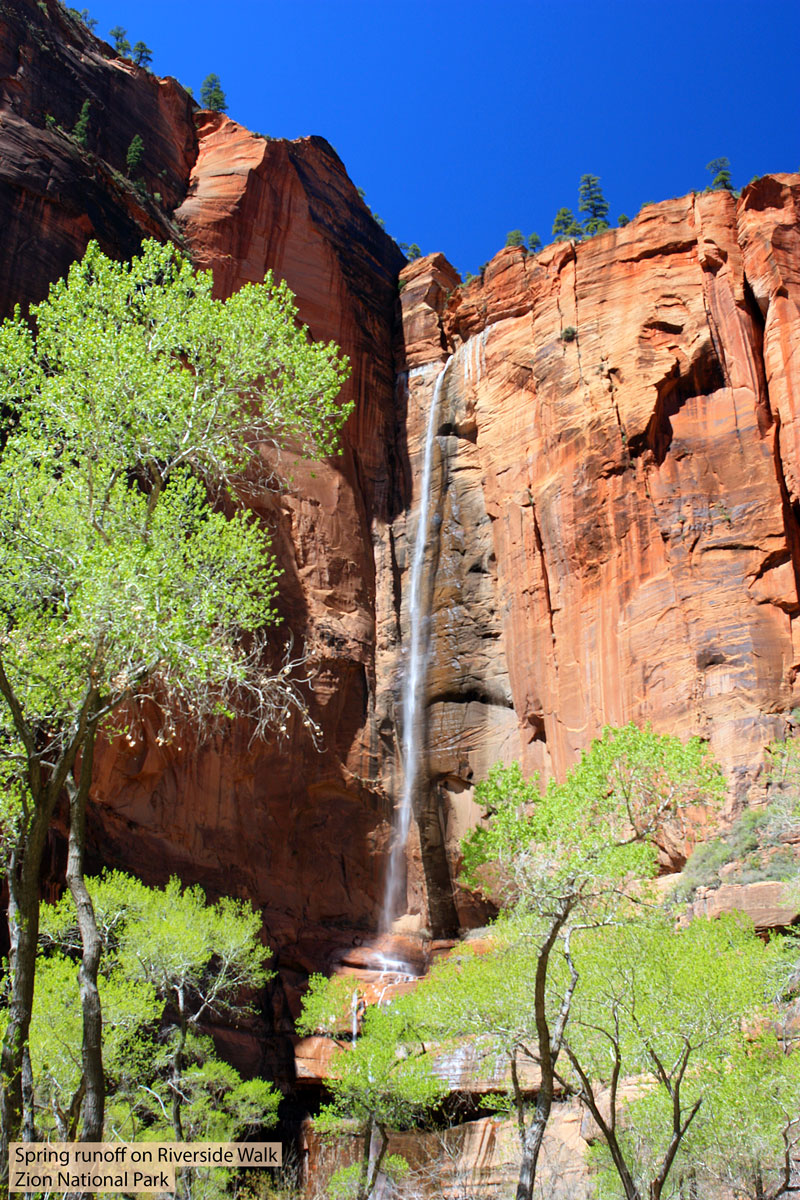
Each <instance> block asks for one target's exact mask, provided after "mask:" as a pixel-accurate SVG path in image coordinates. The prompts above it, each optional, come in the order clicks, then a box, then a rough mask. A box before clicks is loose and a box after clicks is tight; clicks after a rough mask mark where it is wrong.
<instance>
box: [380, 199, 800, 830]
mask: <svg viewBox="0 0 800 1200" xmlns="http://www.w3.org/2000/svg"><path fill="white" fill-rule="evenodd" d="M798 199H800V184H798V180H797V177H796V176H795V177H790V176H777V177H771V178H767V179H764V180H760V181H758V182H756V183H754V184H752V185H751V186H750V187H748V188H746V189H745V191H744V193H743V195H742V197H741V199H740V200H739V201H738V202H737V201H736V200H735V199H734V198H733V197H732V196H731V195H729V194H728V193H727V192H725V193H713V194H708V195H699V196H689V197H686V198H684V199H680V200H674V201H668V202H666V203H664V204H660V205H657V206H648V207H647V208H645V209H644V211H643V213H642V214H641V215H640V216H639V218H638V219H637V220H635V221H633V222H631V224H630V225H629V226H627V227H626V228H625V229H620V230H611V231H609V232H607V233H605V234H602V235H600V236H597V237H594V238H592V239H591V240H590V241H588V242H586V243H584V244H581V245H577V246H574V245H572V244H562V245H555V246H552V247H549V248H547V249H546V250H544V251H543V252H542V253H541V254H539V255H538V256H536V257H533V256H530V255H526V254H525V253H524V252H523V251H521V250H519V249H513V248H510V249H506V250H503V251H501V253H500V254H498V255H497V256H496V257H495V259H494V260H493V261H492V262H491V263H490V264H489V266H488V267H487V269H486V272H485V276H484V278H483V280H482V281H480V282H475V283H473V284H471V285H470V286H469V287H466V288H458V289H456V290H454V291H452V292H449V289H450V288H452V286H453V283H452V277H451V276H450V275H448V273H447V264H446V263H444V262H443V261H442V259H441V257H440V256H433V257H431V258H429V259H425V260H421V261H418V262H416V263H414V264H412V265H411V266H410V267H408V268H406V269H405V270H404V272H403V276H402V278H403V279H404V280H405V286H404V288H403V291H402V293H401V301H402V305H403V312H404V328H405V329H406V330H408V339H407V342H406V362H405V365H407V367H408V368H409V373H408V395H409V402H408V421H407V428H408V445H409V453H410V456H411V460H412V472H413V473H414V475H415V477H416V476H418V474H419V473H418V471H414V470H413V464H414V462H415V460H416V458H417V456H418V453H419V451H418V444H419V439H420V437H421V430H422V422H423V414H425V413H427V411H428V406H429V404H430V403H431V399H432V395H433V389H434V381H435V379H436V378H437V376H438V375H439V372H441V371H442V370H444V371H445V375H444V382H443V384H442V387H441V392H440V412H439V414H438V417H437V424H438V428H437V444H438V458H437V463H438V471H437V478H436V483H435V490H436V504H437V506H438V509H437V513H438V521H437V524H438V529H437V530H436V531H435V533H434V534H433V535H432V536H431V545H430V546H429V551H428V552H429V555H430V563H431V566H430V576H429V579H430V595H431V605H432V664H431V669H430V673H429V678H428V716H429V759H428V761H429V768H430V773H431V777H432V782H433V783H434V785H437V786H438V788H439V792H440V801H441V806H442V816H443V820H444V821H445V823H446V825H447V827H448V828H449V827H451V826H452V827H453V828H461V826H463V824H464V822H465V821H468V820H470V819H471V814H470V812H469V793H470V790H471V784H472V780H473V778H476V777H479V776H480V775H481V774H483V773H484V771H485V769H486V767H487V765H488V764H489V763H491V762H492V761H494V760H496V759H498V758H503V759H513V758H521V759H522V761H523V763H524V765H525V766H526V768H527V769H528V770H530V771H533V770H539V771H541V772H543V774H544V775H545V776H548V775H550V774H552V773H555V774H557V775H561V774H563V772H564V771H565V770H566V769H567V768H568V767H569V766H570V765H571V764H572V763H573V762H574V761H575V760H576V758H577V756H578V754H579V752H580V751H581V749H583V748H584V747H585V746H586V745H587V744H588V742H589V741H590V740H591V738H592V737H594V736H596V735H597V734H598V733H599V732H600V730H601V729H602V727H603V725H604V724H612V725H618V724H623V723H625V722H628V721H635V722H637V723H639V724H642V723H644V722H645V721H651V722H652V723H653V724H654V726H655V727H656V728H657V729H658V730H659V731H669V732H676V733H679V734H680V735H681V736H684V737H685V736H688V735H689V734H700V735H702V736H703V737H706V738H708V740H709V741H710V743H711V746H712V749H713V750H714V752H715V753H716V754H717V756H718V757H719V758H720V760H721V761H722V763H723V764H724V766H725V768H726V770H727V772H728V774H729V777H730V778H731V781H732V784H733V795H734V797H735V800H736V802H737V803H742V802H744V800H745V798H746V797H747V795H748V793H749V792H751V790H752V791H753V794H754V795H757V794H758V784H757V782H756V781H757V780H758V776H759V769H760V764H761V756H762V750H763V747H764V745H765V744H766V743H768V742H769V741H770V740H772V739H773V738H775V737H778V736H782V735H783V734H784V732H785V730H786V719H787V718H788V716H789V713H790V711H791V709H792V707H793V705H794V704H795V703H796V697H797V684H796V675H797V669H798V668H797V663H798V648H797V644H796V634H795V630H794V623H795V618H796V616H797V613H798V599H797V597H798V592H797V570H798V565H800V558H799V557H798V554H797V532H798V524H797V521H798V513H800V507H798V479H799V478H800V477H799V476H798V467H797V443H796V436H797V424H796V416H795V412H796V406H797V399H798V395H797V389H798V384H797V372H796V368H795V369H794V372H793V371H792V366H791V354H792V349H791V347H792V346H793V345H795V344H796V338H797V336H798V329H797V322H798V316H799V312H800V310H799V308H798V301H799V300H800V292H799V291H798V276H797V271H798V267H797V262H798V248H797V239H798V236H800V233H799V232H798ZM448 292H449V294H448ZM437 317H438V320H437V319H436V318H437ZM398 526H399V522H396V523H395V527H396V528H397V527H398ZM398 540H399V539H398Z"/></svg>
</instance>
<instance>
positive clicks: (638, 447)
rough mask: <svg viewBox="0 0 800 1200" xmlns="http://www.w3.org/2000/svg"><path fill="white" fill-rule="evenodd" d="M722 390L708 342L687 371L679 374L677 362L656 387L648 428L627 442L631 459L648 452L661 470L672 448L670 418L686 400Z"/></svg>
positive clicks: (719, 368)
mask: <svg viewBox="0 0 800 1200" xmlns="http://www.w3.org/2000/svg"><path fill="white" fill-rule="evenodd" d="M724 387H725V373H724V371H723V368H722V364H721V362H720V360H719V357H718V355H717V351H716V349H715V348H714V346H713V344H712V343H711V342H707V343H706V344H705V345H704V346H703V347H702V350H701V353H700V354H698V356H697V358H696V359H695V360H694V362H693V363H692V364H691V366H690V367H689V369H688V371H684V372H682V371H681V364H680V363H679V362H678V361H677V359H676V361H675V363H674V365H673V368H672V370H671V371H670V373H669V374H668V375H667V377H666V378H665V379H662V380H661V381H660V382H659V383H657V384H656V392H657V399H656V404H655V408H654V409H653V415H652V416H651V418H650V420H649V422H648V425H647V428H646V429H645V431H644V433H637V434H634V435H633V436H632V437H631V438H630V440H629V442H628V450H629V452H630V456H631V458H639V457H640V456H641V455H643V454H645V453H646V452H647V451H650V452H651V454H652V455H653V458H654V459H655V462H656V464H657V465H658V466H659V467H660V466H661V464H662V463H663V461H664V459H665V458H666V457H667V453H668V451H669V448H670V446H671V445H672V438H673V429H672V421H671V419H670V418H672V417H674V416H676V414H677V413H679V412H680V410H681V409H682V408H683V406H684V404H686V402H687V400H691V399H694V398H695V397H696V396H709V395H711V393H712V392H716V391H719V390H720V389H721V388H724Z"/></svg>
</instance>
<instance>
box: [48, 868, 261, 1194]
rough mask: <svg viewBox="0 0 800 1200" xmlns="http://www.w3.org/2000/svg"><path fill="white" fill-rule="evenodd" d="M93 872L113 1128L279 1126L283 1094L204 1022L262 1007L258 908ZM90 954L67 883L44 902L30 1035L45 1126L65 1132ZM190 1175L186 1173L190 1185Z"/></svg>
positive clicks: (78, 1090)
mask: <svg viewBox="0 0 800 1200" xmlns="http://www.w3.org/2000/svg"><path fill="white" fill-rule="evenodd" d="M86 882H87V889H88V891H89V894H90V896H91V899H92V903H93V908H94V912H95V919H96V923H97V928H98V935H99V938H100V942H101V959H100V966H99V972H98V983H99V988H100V994H101V997H102V1002H103V1051H104V1054H103V1060H104V1061H103V1065H104V1070H105V1073H106V1077H107V1080H108V1102H107V1114H108V1120H107V1123H108V1125H109V1126H110V1127H111V1128H113V1129H114V1130H115V1131H116V1132H117V1135H120V1134H121V1135H122V1136H124V1137H125V1138H126V1139H127V1140H131V1141H133V1140H136V1139H137V1137H139V1136H142V1135H143V1136H144V1137H146V1139H147V1140H159V1139H161V1138H167V1139H170V1140H186V1139H188V1140H194V1139H202V1140H211V1141H228V1140H231V1139H232V1138H233V1137H235V1136H237V1135H238V1134H239V1133H240V1132H246V1131H247V1130H248V1129H250V1128H251V1127H253V1126H259V1125H264V1124H268V1125H269V1124H272V1123H273V1121H274V1119H275V1113H276V1109H277V1105H278V1102H279V1099H280V1096H279V1093H277V1092H276V1091H274V1089H272V1088H271V1087H270V1085H269V1084H267V1083H265V1082H264V1081H263V1080H260V1079H255V1080H250V1081H248V1082H244V1081H243V1080H242V1079H241V1078H240V1076H239V1075H238V1073H237V1072H236V1071H235V1070H234V1069H233V1068H232V1067H230V1066H228V1065H227V1064H225V1063H222V1062H220V1061H219V1059H218V1057H217V1055H216V1053H215V1051H214V1047H213V1043H212V1041H211V1039H210V1038H208V1037H207V1036H204V1035H203V1034H201V1032H200V1026H201V1024H202V1023H203V1022H205V1021H207V1020H208V1019H209V1018H210V1017H211V1018H215V1017H216V1018H224V1019H225V1020H226V1021H227V1022H228V1023H234V1024H235V1023H236V1022H237V1021H238V1020H240V1019H241V1018H242V1017H244V1016H247V1015H249V1013H250V1006H249V1004H248V1003H247V1002H246V1000H245V996H246V994H247V993H252V991H253V990H255V989H258V988H260V987H261V986H262V985H263V983H264V980H265V978H266V972H265V969H264V959H265V957H266V955H267V951H266V950H265V948H264V946H263V945H262V944H261V941H260V930H261V921H260V918H259V916H258V914H257V913H256V912H254V911H253V910H252V908H251V907H250V905H249V904H247V903H245V902H242V901H237V900H233V899H230V898H227V897H225V898H223V899H221V900H219V901H217V902H216V903H215V904H208V903H206V901H205V897H204V896H203V893H202V892H201V890H200V889H199V888H197V887H194V888H186V889H184V888H182V887H181V885H180V884H179V882H178V881H177V880H176V879H172V880H170V881H169V883H168V884H167V885H166V886H165V887H164V888H155V889H154V888H148V887H146V886H145V885H144V884H143V883H141V882H140V881H139V880H138V879H135V878H133V877H131V876H129V875H125V874H123V873H122V872H119V871H112V872H106V873H104V874H103V875H102V876H100V877H99V878H96V879H88V880H87V881H86ZM81 951H82V942H81V937H80V930H79V928H78V920H77V912H76V909H75V905H74V902H73V899H72V897H71V896H70V894H69V893H67V894H65V895H64V897H62V899H61V901H59V903H58V904H56V905H43V906H42V913H41V947H40V961H39V967H38V973H37V987H36V997H35V1001H34V1010H33V1016H32V1022H31V1039H30V1044H31V1062H32V1076H33V1088H34V1100H35V1109H36V1112H37V1113H38V1114H39V1116H38V1128H37V1130H36V1131H35V1132H36V1134H37V1135H38V1136H46V1137H48V1136H53V1137H56V1138H57V1139H59V1140H63V1141H69V1140H72V1139H73V1138H74V1137H75V1133H76V1129H77V1124H78V1117H79V1111H80V1106H81V1102H82V1099H83V1094H84V1091H85V1080H84V1076H83V1068H82V1061H81V1055H80V1049H79V1048H80V1043H81V1026H82V1014H81V1001H80V993H79V988H78V981H77V978H76V972H75V959H76V957H79V956H80V955H81ZM206 1174H208V1173H206ZM206 1182H208V1180H207V1181H206ZM212 1182H213V1181H212ZM217 1182H224V1180H218V1181H217ZM188 1185H189V1181H188V1179H187V1178H184V1180H183V1181H182V1191H184V1192H188V1190H189V1186H188Z"/></svg>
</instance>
